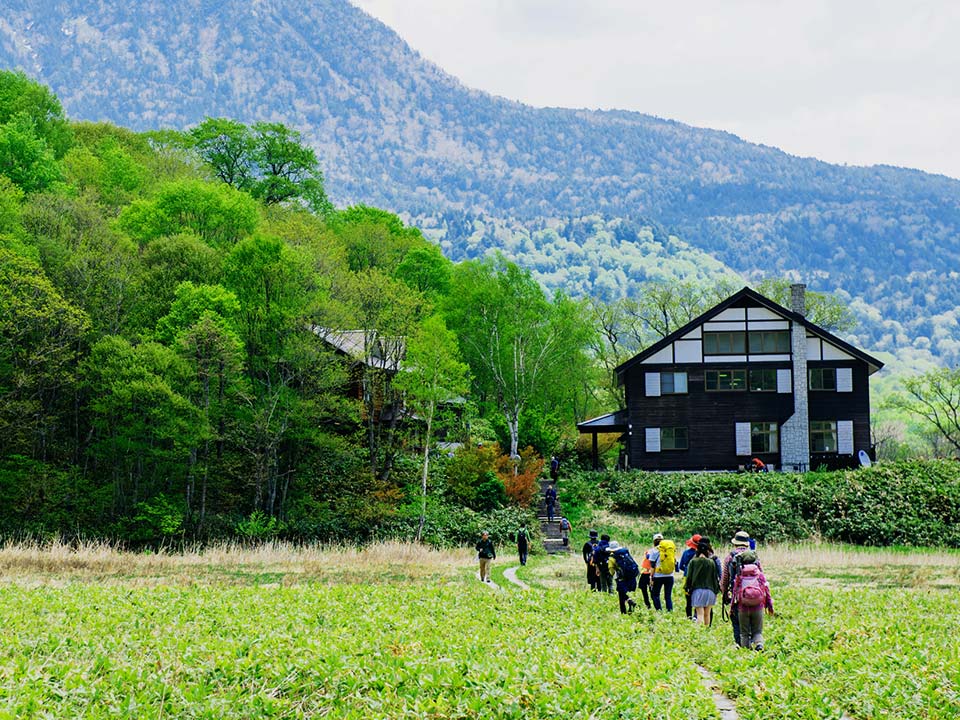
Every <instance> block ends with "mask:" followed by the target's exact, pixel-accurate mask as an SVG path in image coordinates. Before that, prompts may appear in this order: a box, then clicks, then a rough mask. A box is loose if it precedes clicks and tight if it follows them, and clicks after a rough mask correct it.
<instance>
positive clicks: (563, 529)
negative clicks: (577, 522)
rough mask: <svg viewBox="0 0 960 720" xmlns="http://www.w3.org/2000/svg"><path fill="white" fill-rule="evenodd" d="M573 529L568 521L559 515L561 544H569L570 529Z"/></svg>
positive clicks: (565, 545)
mask: <svg viewBox="0 0 960 720" xmlns="http://www.w3.org/2000/svg"><path fill="white" fill-rule="evenodd" d="M572 529H573V526H572V525H571V524H570V521H569V520H567V519H566V518H565V517H562V516H561V517H560V537H561V538H562V540H563V546H564V547H567V546H568V545H570V531H571V530H572Z"/></svg>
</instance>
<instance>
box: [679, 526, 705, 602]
mask: <svg viewBox="0 0 960 720" xmlns="http://www.w3.org/2000/svg"><path fill="white" fill-rule="evenodd" d="M699 542H700V535H697V534H694V535H691V536H690V539H689V540H687V542H686V546H687V549H686V550H684V551H683V555H681V556H680V560H678V561H677V572H682V573H683V577H684V578H686V577H687V566H688V565H689V563H690V561H691V560H693V558H694V556H695V555H696V554H697V543H699ZM684 587H686V585H684ZM684 595H685V596H686V599H687V607H686V612H687V619H688V620H689V619H691V618H692V617H693V606H692V605H691V604H690V594H689V593H686V592H685V593H684Z"/></svg>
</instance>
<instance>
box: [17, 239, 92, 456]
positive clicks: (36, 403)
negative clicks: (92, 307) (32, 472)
mask: <svg viewBox="0 0 960 720" xmlns="http://www.w3.org/2000/svg"><path fill="white" fill-rule="evenodd" d="M0 308H3V310H2V312H0V445H2V447H3V449H4V451H5V452H6V453H8V454H15V453H20V454H23V455H30V456H33V457H36V458H38V459H41V460H45V459H46V458H47V456H48V454H49V452H50V449H51V447H52V446H53V444H54V442H55V440H56V439H57V437H58V435H59V434H60V433H62V432H63V431H64V430H65V428H64V427H63V424H64V421H65V419H66V417H68V416H66V415H65V412H66V411H65V409H64V407H63V406H64V405H67V406H69V402H70V396H69V390H70V389H71V386H72V384H73V382H74V371H75V368H76V361H77V356H78V353H79V349H80V341H81V340H82V338H83V336H84V335H85V333H86V332H87V329H88V328H89V319H88V318H87V316H86V314H85V313H84V312H83V311H82V310H80V309H79V308H77V307H75V306H73V305H72V304H70V303H69V302H68V301H67V300H66V299H65V298H64V297H63V296H62V295H61V294H60V293H59V292H58V291H57V289H56V288H55V287H54V286H53V285H52V284H51V283H50V280H49V279H48V278H47V277H46V275H45V274H44V272H43V270H41V269H40V267H39V266H37V265H36V264H35V263H34V262H32V261H31V260H29V259H27V258H25V257H23V256H20V255H17V254H15V253H12V252H10V251H9V250H2V249H0Z"/></svg>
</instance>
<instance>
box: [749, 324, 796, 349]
mask: <svg viewBox="0 0 960 720" xmlns="http://www.w3.org/2000/svg"><path fill="white" fill-rule="evenodd" d="M789 352H790V332H789V331H787V330H751V331H750V353H751V354H752V355H754V354H768V355H772V354H775V353H776V354H786V353H789Z"/></svg>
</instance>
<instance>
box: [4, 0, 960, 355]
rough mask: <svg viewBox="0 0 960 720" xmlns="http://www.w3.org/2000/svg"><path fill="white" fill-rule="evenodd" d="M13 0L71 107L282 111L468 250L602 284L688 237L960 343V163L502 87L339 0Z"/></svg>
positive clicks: (158, 117)
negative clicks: (798, 143)
mask: <svg viewBox="0 0 960 720" xmlns="http://www.w3.org/2000/svg"><path fill="white" fill-rule="evenodd" d="M4 4H5V9H4V13H3V15H2V17H0V66H5V67H19V68H22V69H24V70H25V71H27V72H28V73H29V74H30V75H32V76H34V77H36V78H37V79H39V80H41V81H43V82H45V83H47V84H48V85H50V86H51V87H52V88H53V89H54V90H55V91H56V92H57V94H58V95H59V96H60V99H61V101H62V102H63V104H64V107H65V108H66V110H67V112H68V113H69V114H70V116H71V117H73V118H77V119H89V120H109V121H112V122H115V123H118V124H122V125H126V126H129V127H133V128H138V129H150V128H157V127H166V126H172V127H178V128H179V127H184V126H187V125H190V124H193V123H196V122H198V121H199V120H201V119H202V118H203V117H204V116H207V115H212V116H229V117H234V118H237V119H240V120H244V121H248V122H249V121H255V120H279V121H283V122H286V123H288V124H290V125H293V126H295V127H297V128H299V129H300V130H302V131H303V132H304V133H305V134H306V135H307V137H309V138H310V139H311V141H312V142H313V143H314V144H315V146H316V147H317V149H318V151H319V154H320V156H321V158H322V161H323V165H324V167H325V172H326V175H327V179H328V191H329V193H330V195H331V197H332V198H333V199H334V200H335V201H336V202H338V203H340V204H346V203H356V202H363V203H368V204H373V205H377V206H381V207H385V208H389V209H392V210H394V211H396V212H399V213H401V214H402V215H404V216H405V217H407V218H410V219H412V220H413V221H414V222H416V223H418V224H420V225H421V226H422V227H423V228H424V229H425V231H426V232H427V233H428V234H429V235H431V236H432V237H434V238H436V239H437V240H438V241H440V242H442V244H443V246H444V248H445V249H446V251H447V253H448V254H449V255H450V256H451V257H453V258H455V259H456V258H461V257H468V256H471V255H476V254H482V253H484V252H487V251H489V250H490V249H491V248H493V247H502V248H504V249H505V250H506V252H507V254H508V255H509V256H512V257H515V258H517V259H518V260H520V261H521V262H524V263H526V264H529V265H530V266H531V267H532V268H533V269H534V270H535V271H536V272H537V273H538V275H539V276H540V277H541V279H543V280H544V281H545V282H546V283H547V284H552V285H564V286H566V287H569V288H570V289H572V290H574V291H582V292H594V293H596V294H599V295H601V296H604V297H615V296H617V295H618V294H624V293H629V292H630V289H631V283H633V282H635V281H637V280H640V279H643V278H647V277H662V276H667V275H669V274H670V273H672V272H673V269H672V268H671V264H672V263H673V262H674V260H675V259H676V258H677V256H678V254H681V255H683V256H684V258H685V259H682V260H681V264H684V263H685V265H686V266H687V267H686V269H685V270H681V272H684V273H690V274H697V273H699V274H707V275H712V274H717V273H723V272H724V271H725V269H724V266H726V267H727V268H732V269H733V270H735V271H737V272H739V273H741V274H743V275H745V276H747V277H762V276H767V275H783V274H786V273H794V274H796V276H798V277H801V278H803V279H805V280H806V281H807V282H808V283H809V284H810V285H811V286H812V287H814V288H815V289H823V290H831V291H838V290H839V291H841V292H842V293H843V294H845V295H846V296H848V297H849V301H850V303H851V305H852V306H853V307H854V309H855V310H856V311H857V313H858V315H859V316H860V318H861V320H862V322H861V326H860V328H858V329H857V331H856V334H855V335H853V336H851V338H850V339H851V340H853V341H854V342H855V343H856V344H858V345H860V346H863V347H868V348H871V349H872V350H874V351H880V350H888V351H900V352H903V351H904V350H905V349H907V350H909V349H911V348H912V349H913V350H914V351H916V352H920V353H923V352H926V351H928V350H929V351H931V352H932V353H933V354H934V355H937V356H939V357H940V358H941V359H943V360H946V361H957V360H958V359H960V340H958V335H960V332H958V325H957V322H958V319H960V310H958V305H960V282H958V280H960V277H958V270H960V181H957V180H953V179H950V178H947V177H943V176H935V175H929V174H925V173H922V172H918V171H914V170H905V169H900V168H894V167H886V166H876V167H845V166H837V165H830V164H828V163H824V162H820V161H818V160H814V159H809V158H798V157H793V156H790V155H787V154H785V153H783V152H781V151H780V150H777V149H776V148H772V147H766V146H762V145H755V144H751V143H748V142H745V141H743V140H741V139H740V138H738V137H736V136H734V135H731V134H729V133H724V132H718V131H713V130H704V129H699V128H693V127H689V126H686V125H683V124H681V123H677V122H672V121H669V120H663V119H660V118H656V117H652V116H649V115H644V114H641V113H634V112H623V111H607V112H599V111H589V110H573V109H562V108H533V107H529V106H526V105H523V104H521V103H516V102H511V101H508V100H505V99H503V98H499V97H494V96H491V95H488V94H486V93H482V92H478V91H475V90H471V89H469V88H467V87H464V86H463V85H462V84H461V83H459V82H458V81H457V80H456V79H455V78H453V77H451V76H450V75H448V74H446V73H444V72H443V71H442V70H441V69H439V68H438V67H436V66H435V65H433V64H431V63H429V62H427V61H426V60H424V59H423V58H422V57H421V56H420V55H418V54H417V53H416V52H415V51H413V50H411V49H410V48H409V47H408V46H407V45H406V44H405V43H404V42H403V41H402V40H401V39H400V38H399V37H398V36H397V35H396V34H395V33H394V32H392V31H391V30H390V29H389V28H387V27H386V26H384V25H383V24H382V23H380V22H378V21H376V20H374V19H373V18H371V17H370V16H368V15H366V14H365V13H364V12H362V11H361V10H359V9H358V8H355V7H353V6H352V5H350V4H349V3H348V2H346V1H345V0H314V1H313V2H303V1H302V0H300V1H294V0H217V1H216V2H214V1H213V0H166V1H165V2H163V3H151V2H146V1H144V0H140V1H139V2H137V1H136V0H135V1H134V2H126V3H123V2H119V1H117V0H5V3H4ZM679 238H682V240H681V239H679ZM707 256H712V257H713V258H715V260H708V258H707Z"/></svg>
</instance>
